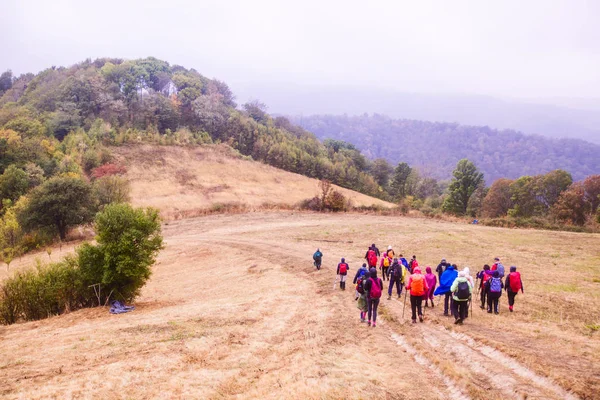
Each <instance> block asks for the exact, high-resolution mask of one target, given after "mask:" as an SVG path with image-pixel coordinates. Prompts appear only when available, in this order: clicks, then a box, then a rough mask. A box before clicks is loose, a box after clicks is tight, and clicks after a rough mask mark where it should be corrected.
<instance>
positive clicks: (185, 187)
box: [112, 145, 393, 219]
mask: <svg viewBox="0 0 600 400" xmlns="http://www.w3.org/2000/svg"><path fill="white" fill-rule="evenodd" d="M112 151H113V153H114V155H115V158H116V159H117V160H118V161H119V162H120V163H123V164H124V165H126V166H127V174H126V178H127V179H128V181H129V183H130V187H131V197H132V199H131V200H132V204H134V205H136V206H144V207H147V206H152V207H156V208H158V209H159V210H160V211H161V214H162V216H163V217H165V218H167V219H169V218H174V217H176V216H177V215H185V213H186V212H188V213H190V212H192V213H193V211H198V210H199V209H210V208H211V207H213V208H215V207H219V206H221V205H227V204H242V205H249V206H262V205H268V204H274V205H287V206H294V205H296V204H297V203H299V202H301V201H302V200H306V199H308V198H312V197H314V196H317V195H319V194H320V191H319V181H318V180H316V179H311V178H307V177H305V176H302V175H299V174H294V173H291V172H287V171H283V170H281V169H277V168H274V167H271V166H269V165H265V164H262V163H259V162H256V161H251V160H247V159H243V158H241V157H239V155H238V156H237V157H236V156H235V154H234V152H233V151H232V150H231V148H228V147H226V146H203V147H196V148H185V147H171V146H152V145H135V146H123V147H114V148H112ZM337 190H339V191H340V192H341V193H342V194H344V196H346V197H347V198H348V199H350V200H351V202H352V204H353V205H354V206H371V205H376V206H381V207H391V206H393V204H391V203H387V202H384V201H382V200H379V199H375V198H373V197H369V196H366V195H364V194H361V193H358V192H354V191H352V190H348V189H342V188H339V187H337Z"/></svg>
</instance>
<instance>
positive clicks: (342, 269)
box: [337, 258, 350, 290]
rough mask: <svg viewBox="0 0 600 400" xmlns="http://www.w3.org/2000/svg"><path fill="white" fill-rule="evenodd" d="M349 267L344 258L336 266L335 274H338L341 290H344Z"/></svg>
mask: <svg viewBox="0 0 600 400" xmlns="http://www.w3.org/2000/svg"><path fill="white" fill-rule="evenodd" d="M349 269H350V267H349V266H348V264H347V263H346V259H345V258H342V262H340V263H339V264H338V266H337V274H338V275H339V276H340V289H342V290H346V275H348V270H349Z"/></svg>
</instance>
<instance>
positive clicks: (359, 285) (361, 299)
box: [354, 264, 369, 322]
mask: <svg viewBox="0 0 600 400" xmlns="http://www.w3.org/2000/svg"><path fill="white" fill-rule="evenodd" d="M361 269H365V271H366V270H367V268H366V264H363V266H362V267H361V268H360V269H359V271H360V270H361ZM367 279H369V272H368V271H366V273H365V274H363V275H360V276H358V274H357V277H354V283H356V293H358V296H357V300H358V302H357V303H356V307H358V309H359V310H360V322H365V321H366V317H367V311H368V310H367V293H366V292H365V283H366V281H367Z"/></svg>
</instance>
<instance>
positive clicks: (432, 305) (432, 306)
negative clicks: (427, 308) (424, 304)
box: [431, 300, 435, 308]
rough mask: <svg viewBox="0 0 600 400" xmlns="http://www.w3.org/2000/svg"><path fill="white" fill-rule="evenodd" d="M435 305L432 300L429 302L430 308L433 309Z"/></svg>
mask: <svg viewBox="0 0 600 400" xmlns="http://www.w3.org/2000/svg"><path fill="white" fill-rule="evenodd" d="M434 307H435V304H433V300H431V308H434Z"/></svg>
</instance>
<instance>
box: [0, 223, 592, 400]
mask: <svg viewBox="0 0 600 400" xmlns="http://www.w3.org/2000/svg"><path fill="white" fill-rule="evenodd" d="M382 226H385V227H386V229H385V230H382V229H381V227H382ZM164 235H165V244H166V248H165V249H164V251H163V252H162V253H161V254H160V256H159V261H158V264H157V265H156V266H155V267H154V275H153V276H152V278H151V280H150V281H149V283H148V285H147V286H146V287H145V288H144V289H143V292H142V296H141V298H140V299H139V301H138V302H137V303H136V309H135V311H133V312H132V313H129V314H123V315H119V316H113V315H110V314H108V311H107V309H105V308H95V309H84V310H79V311H77V312H73V313H70V314H67V315H63V316H60V317H52V318H49V319H46V320H41V321H35V322H28V323H22V324H16V325H12V326H0V354H3V355H4V357H3V358H2V359H1V360H0V376H2V379H1V380H0V396H2V397H3V398H7V399H17V398H52V397H58V398H63V397H94V398H107V399H113V398H123V397H127V398H161V397H164V396H165V394H166V393H168V396H170V397H185V398H207V399H222V398H230V397H236V398H244V399H245V398H283V397H285V398H294V399H296V398H297V399H339V398H355V399H358V398H389V399H401V398H411V399H413V398H423V399H448V398H456V399H459V398H464V399H468V398H470V399H483V398H485V399H491V400H496V399H497V400H500V399H505V398H544V399H561V400H562V399H574V398H575V399H576V398H582V399H583V398H589V399H593V398H598V396H599V395H600V386H598V379H597V377H598V375H599V374H600V337H599V336H598V335H599V333H600V331H599V330H598V326H600V321H599V320H598V316H599V315H600V297H599V296H598V285H599V283H598V280H599V279H600V271H599V270H598V268H597V264H598V260H599V257H600V253H598V246H597V243H598V240H599V236H598V235H595V234H572V233H565V232H547V231H534V230H527V231H525V230H521V231H519V230H507V229H501V228H490V227H483V226H475V225H463V224H452V223H446V222H440V221H433V220H422V219H412V218H405V217H383V216H372V215H356V214H329V215H323V214H303V213H297V212H271V213H251V214H239V215H213V216H208V217H202V218H196V219H186V220H181V221H174V222H171V223H169V224H168V225H167V226H165V227H164ZM373 241H374V242H375V243H377V244H378V245H379V246H380V248H381V247H384V246H387V245H388V244H392V245H393V246H394V247H395V249H396V250H398V251H402V252H405V254H406V253H409V254H411V255H412V254H416V255H417V257H418V259H419V260H420V263H421V265H423V266H426V265H433V266H434V265H436V264H437V262H439V260H440V259H441V258H442V257H446V258H447V259H449V260H452V261H453V262H457V263H458V264H459V265H460V266H461V267H462V266H464V265H470V266H471V269H472V270H473V271H475V270H476V269H477V267H480V266H481V265H482V264H483V263H486V262H489V261H490V260H491V259H492V258H493V257H494V256H500V257H501V258H502V259H503V261H504V263H505V265H507V266H509V265H512V264H515V265H517V266H518V267H519V269H520V271H521V272H522V274H523V281H524V285H525V294H519V295H518V296H517V303H516V308H515V310H516V311H515V312H514V313H509V312H508V310H507V306H506V295H503V297H502V299H501V313H500V315H498V316H496V315H489V314H487V313H485V312H483V311H482V310H480V309H478V308H477V307H475V308H474V310H473V315H472V316H471V317H470V318H469V319H467V321H466V322H465V324H464V325H463V326H455V325H454V324H452V321H451V319H450V318H446V317H443V315H442V309H441V308H440V305H441V303H439V301H438V302H436V307H435V308H434V309H425V322H424V323H423V324H417V325H412V324H410V322H409V318H407V315H408V313H409V308H407V310H406V314H405V317H404V319H403V318H402V314H403V303H402V300H403V299H400V300H398V299H396V298H394V299H392V300H389V301H388V300H387V299H385V298H384V299H382V305H381V308H380V318H379V321H378V326H377V328H375V329H373V328H367V327H366V326H365V325H364V324H361V323H360V322H359V318H358V310H357V309H356V303H355V301H354V297H353V291H352V290H347V291H346V292H341V291H339V290H338V289H335V290H334V289H332V284H333V283H334V278H335V275H334V274H335V265H336V263H337V261H338V260H339V258H340V257H346V258H347V260H349V262H350V268H351V271H350V272H351V273H353V272H354V271H355V270H356V268H357V267H358V265H359V264H360V263H361V262H362V257H363V256H364V250H365V247H366V246H367V245H368V244H370V243H372V242H373ZM318 246H320V247H321V249H322V250H323V252H324V254H325V257H324V264H323V269H322V270H321V271H319V272H316V271H314V268H313V267H312V261H311V254H312V252H313V251H314V249H315V248H316V247H318ZM348 286H349V287H350V286H351V285H348ZM57 338H60V340H58V341H57ZM115 371H119V372H118V373H115ZM365 376H366V377H368V378H366V379H365ZM491 376H493V377H494V379H491V378H490V377H491ZM567 391H569V392H567Z"/></svg>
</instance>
